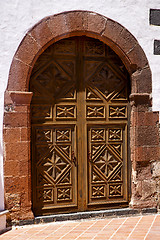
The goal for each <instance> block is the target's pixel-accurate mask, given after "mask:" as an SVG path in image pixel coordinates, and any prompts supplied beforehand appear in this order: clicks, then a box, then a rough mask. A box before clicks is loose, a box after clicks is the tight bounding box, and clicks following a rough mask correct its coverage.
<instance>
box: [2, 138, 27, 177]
mask: <svg viewBox="0 0 160 240" xmlns="http://www.w3.org/2000/svg"><path fill="white" fill-rule="evenodd" d="M5 151H6V159H7V160H18V161H22V160H26V159H28V152H29V144H28V142H15V143H6V144H5ZM26 164H27V162H26ZM27 174H28V173H27Z"/></svg>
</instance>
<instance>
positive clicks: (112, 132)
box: [108, 128, 122, 141]
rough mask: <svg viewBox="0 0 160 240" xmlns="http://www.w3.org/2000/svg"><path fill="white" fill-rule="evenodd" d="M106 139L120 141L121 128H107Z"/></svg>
mask: <svg viewBox="0 0 160 240" xmlns="http://www.w3.org/2000/svg"><path fill="white" fill-rule="evenodd" d="M108 140H109V141H121V140H122V129H111V128H109V129H108Z"/></svg>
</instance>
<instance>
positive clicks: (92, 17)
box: [87, 13, 107, 33]
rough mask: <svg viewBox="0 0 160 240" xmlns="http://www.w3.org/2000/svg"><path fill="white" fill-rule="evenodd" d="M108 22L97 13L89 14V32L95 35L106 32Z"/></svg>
mask: <svg viewBox="0 0 160 240" xmlns="http://www.w3.org/2000/svg"><path fill="white" fill-rule="evenodd" d="M106 21H107V19H106V18H105V17H103V16H101V15H98V14H96V13H88V15H87V23H88V29H87V30H88V31H90V32H94V33H102V32H103V31H104V30H105V25H106Z"/></svg>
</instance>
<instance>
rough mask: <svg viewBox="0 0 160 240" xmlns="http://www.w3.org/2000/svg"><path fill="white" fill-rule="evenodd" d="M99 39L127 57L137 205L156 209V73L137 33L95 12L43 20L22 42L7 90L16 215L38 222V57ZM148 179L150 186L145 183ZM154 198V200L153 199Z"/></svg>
mask: <svg viewBox="0 0 160 240" xmlns="http://www.w3.org/2000/svg"><path fill="white" fill-rule="evenodd" d="M82 35H86V36H88V37H93V38H97V39H99V40H101V41H103V42H104V43H105V44H107V45H109V46H110V47H111V48H112V49H113V50H114V51H115V52H116V53H117V54H118V55H119V57H120V58H121V60H122V61H123V63H124V64H125V66H126V68H127V70H128V72H129V74H130V77H131V95H130V99H131V106H132V110H131V127H130V148H131V154H130V155H131V162H132V184H131V185H132V187H131V192H132V198H131V206H132V207H138V208H144V207H154V206H156V204H157V203H156V200H155V197H152V196H153V193H152V194H151V193H150V194H148V195H146V197H145V194H143V191H144V190H143V189H145V188H146V186H148V184H151V183H153V185H154V181H153V180H152V175H151V169H150V168H151V161H156V160H157V159H158V144H159V140H158V126H157V125H156V124H157V122H158V113H153V112H151V111H150V107H151V97H150V94H151V93H152V80H151V71H150V68H149V64H148V61H147V58H146V56H145V54H144V52H143V50H142V48H141V47H140V45H139V43H138V42H137V40H136V39H135V38H134V37H133V35H132V34H131V33H130V32H129V31H128V30H127V29H125V28H124V27H123V26H122V25H120V24H118V23H117V22H115V21H113V20H111V19H108V18H106V17H104V16H102V15H99V14H97V13H94V12H89V11H71V12H64V13H61V14H57V15H53V16H49V17H46V18H44V19H42V20H41V21H40V22H39V23H37V24H36V25H35V26H34V27H33V28H32V29H30V30H29V31H28V32H27V34H26V35H25V37H24V38H23V40H22V42H21V43H20V45H19V47H18V49H17V51H16V53H15V55H14V58H13V61H12V64H11V68H10V73H9V80H8V86H7V89H6V92H5V113H4V170H5V192H6V194H5V197H6V205H7V208H8V209H9V210H10V212H11V217H12V219H13V218H16V219H27V218H32V217H33V213H32V211H31V167H30V118H29V114H30V101H31V97H32V93H30V92H28V89H29V79H30V73H31V71H32V68H33V66H34V63H35V61H36V60H37V58H38V56H39V55H40V54H41V53H42V52H43V51H44V50H45V49H46V48H47V47H48V46H49V45H51V44H52V43H54V42H56V41H58V40H60V39H63V38H66V37H71V36H82ZM144 180H145V182H144ZM148 196H150V197H148Z"/></svg>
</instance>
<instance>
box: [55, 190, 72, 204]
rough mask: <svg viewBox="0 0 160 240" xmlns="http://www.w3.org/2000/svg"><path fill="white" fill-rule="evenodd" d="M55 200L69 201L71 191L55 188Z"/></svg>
mask: <svg viewBox="0 0 160 240" xmlns="http://www.w3.org/2000/svg"><path fill="white" fill-rule="evenodd" d="M57 200H58V201H64V200H71V189H70V188H69V187H67V188H57Z"/></svg>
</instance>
